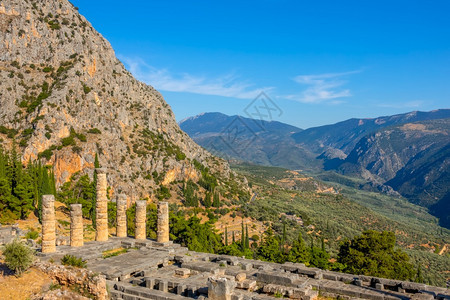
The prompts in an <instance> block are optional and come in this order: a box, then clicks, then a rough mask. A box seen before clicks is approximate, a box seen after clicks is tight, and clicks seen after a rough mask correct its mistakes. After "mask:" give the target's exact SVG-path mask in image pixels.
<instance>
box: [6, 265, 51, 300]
mask: <svg viewBox="0 0 450 300" xmlns="http://www.w3.org/2000/svg"><path fill="white" fill-rule="evenodd" d="M51 283H52V280H51V279H50V277H48V276H47V275H46V274H45V273H43V272H41V271H39V270H37V269H35V268H31V269H29V270H28V271H27V272H25V274H23V275H22V277H19V278H17V277H16V276H14V275H11V274H10V273H9V272H8V269H7V268H6V266H5V265H4V264H3V263H0V298H1V299H3V300H22V299H23V300H25V299H29V298H30V297H31V296H32V295H34V294H36V293H39V292H41V291H42V290H43V288H44V287H48V286H50V284H51Z"/></svg>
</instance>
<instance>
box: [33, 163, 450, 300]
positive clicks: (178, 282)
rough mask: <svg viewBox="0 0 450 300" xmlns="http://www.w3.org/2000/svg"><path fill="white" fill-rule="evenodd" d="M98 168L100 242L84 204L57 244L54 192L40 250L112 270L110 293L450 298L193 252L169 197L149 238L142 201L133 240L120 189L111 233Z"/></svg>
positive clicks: (139, 297)
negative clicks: (179, 232) (87, 233)
mask: <svg viewBox="0 0 450 300" xmlns="http://www.w3.org/2000/svg"><path fill="white" fill-rule="evenodd" d="M97 174H98V184H97V206H96V208H97V209H98V210H99V211H97V234H96V241H92V242H86V243H84V245H83V241H82V240H83V227H82V218H81V209H82V207H81V205H80V204H75V205H71V222H72V223H73V224H72V225H71V237H70V246H58V247H56V246H55V209H54V197H53V196H49V195H45V196H44V197H43V201H42V202H43V218H42V219H43V220H42V237H43V238H42V240H43V243H42V252H41V253H39V255H40V256H41V260H42V261H44V262H45V261H49V260H54V261H58V260H59V259H60V258H62V257H63V256H64V255H65V254H71V255H74V256H77V257H80V258H82V259H83V260H85V261H86V262H87V268H88V269H89V270H90V271H92V272H95V273H99V274H102V275H103V276H105V278H106V282H107V285H108V286H109V288H108V289H109V294H110V297H111V299H130V300H131V299H132V300H144V299H174V300H175V299H179V300H181V299H214V300H244V299H248V300H250V299H254V300H263V299H275V298H282V297H286V298H290V299H303V300H312V299H315V298H317V297H318V296H319V293H320V295H321V296H322V297H333V298H338V299H369V300H408V299H414V300H415V299H417V300H422V299H423V300H432V299H437V300H450V292H449V290H448V289H445V288H439V287H434V286H428V285H425V284H419V283H413V282H406V281H400V280H391V279H384V278H377V277H371V276H362V275H352V274H343V273H338V272H332V271H324V270H321V269H317V268H309V267H306V266H305V265H304V264H298V263H284V264H277V263H270V262H262V261H258V260H251V259H245V258H240V257H234V256H227V255H216V254H210V253H199V252H194V251H189V250H188V249H187V248H185V247H182V246H181V245H179V244H174V243H172V242H170V241H169V206H168V203H167V202H160V203H158V221H157V224H158V226H157V227H158V228H157V240H156V241H154V240H150V239H147V238H146V231H145V228H146V226H145V225H146V224H145V221H146V201H137V202H136V234H135V238H131V237H127V236H126V227H127V226H126V214H125V211H126V205H127V204H126V196H124V195H120V196H119V197H118V199H117V236H116V237H111V238H109V239H108V231H107V230H108V228H107V211H106V210H105V207H107V205H106V204H107V202H106V201H107V200H106V199H107V198H106V172H104V170H98V171H97ZM105 203H106V204H105ZM100 220H101V222H100V224H101V226H99V221H100ZM103 222H105V223H103ZM104 224H105V225H106V230H105V227H104V226H103V225H104ZM119 248H125V249H127V250H126V252H125V253H123V254H120V255H117V256H111V257H108V258H104V257H103V253H104V252H105V251H110V250H115V249H119ZM122 252H124V251H122Z"/></svg>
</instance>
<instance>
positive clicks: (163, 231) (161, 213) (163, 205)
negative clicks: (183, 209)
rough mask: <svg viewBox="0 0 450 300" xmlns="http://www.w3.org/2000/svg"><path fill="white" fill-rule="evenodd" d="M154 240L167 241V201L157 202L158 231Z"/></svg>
mask: <svg viewBox="0 0 450 300" xmlns="http://www.w3.org/2000/svg"><path fill="white" fill-rule="evenodd" d="M156 241H157V242H158V243H167V242H168V241H169V203H168V202H159V203H158V233H157V238H156Z"/></svg>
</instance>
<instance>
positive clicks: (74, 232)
mask: <svg viewBox="0 0 450 300" xmlns="http://www.w3.org/2000/svg"><path fill="white" fill-rule="evenodd" d="M83 245H84V242H83V214H82V210H81V204H71V205H70V246H71V247H81V246H83Z"/></svg>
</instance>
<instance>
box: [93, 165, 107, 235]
mask: <svg viewBox="0 0 450 300" xmlns="http://www.w3.org/2000/svg"><path fill="white" fill-rule="evenodd" d="M95 171H96V172H97V203H96V206H95V215H96V220H95V222H96V226H97V232H96V235H95V240H96V241H107V240H108V198H107V197H106V188H107V185H108V183H107V181H106V169H99V168H97V169H95Z"/></svg>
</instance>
